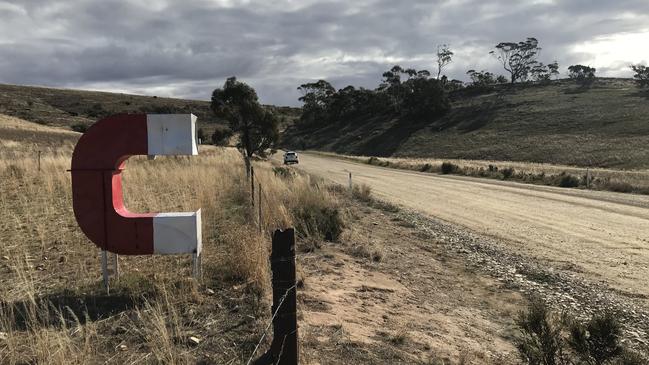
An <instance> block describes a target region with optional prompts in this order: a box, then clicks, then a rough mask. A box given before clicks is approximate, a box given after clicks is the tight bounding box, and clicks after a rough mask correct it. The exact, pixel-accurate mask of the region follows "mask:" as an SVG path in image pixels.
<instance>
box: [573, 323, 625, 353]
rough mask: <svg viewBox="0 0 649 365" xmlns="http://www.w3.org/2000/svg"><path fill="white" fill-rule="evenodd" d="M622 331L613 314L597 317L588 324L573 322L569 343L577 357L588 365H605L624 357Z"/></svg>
mask: <svg viewBox="0 0 649 365" xmlns="http://www.w3.org/2000/svg"><path fill="white" fill-rule="evenodd" d="M621 334H622V330H621V328H620V324H619V322H618V321H617V319H616V318H615V317H614V316H613V315H612V314H611V313H606V314H604V315H600V316H595V317H593V318H591V320H590V321H588V323H586V324H585V325H584V324H581V323H578V322H573V323H572V324H571V326H570V338H569V340H568V343H569V344H570V347H571V348H572V349H573V350H574V351H575V353H576V354H577V356H578V357H579V358H580V359H581V360H582V361H584V362H585V363H587V364H597V365H599V364H605V363H608V362H609V361H611V360H613V359H614V358H616V357H617V356H619V355H622V352H623V349H622V347H621V346H620V336H621Z"/></svg>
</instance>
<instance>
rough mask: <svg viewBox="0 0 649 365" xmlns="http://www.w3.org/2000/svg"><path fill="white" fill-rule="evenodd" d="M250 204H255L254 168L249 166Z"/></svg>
mask: <svg viewBox="0 0 649 365" xmlns="http://www.w3.org/2000/svg"><path fill="white" fill-rule="evenodd" d="M250 204H252V206H253V207H254V206H255V168H254V167H253V166H250Z"/></svg>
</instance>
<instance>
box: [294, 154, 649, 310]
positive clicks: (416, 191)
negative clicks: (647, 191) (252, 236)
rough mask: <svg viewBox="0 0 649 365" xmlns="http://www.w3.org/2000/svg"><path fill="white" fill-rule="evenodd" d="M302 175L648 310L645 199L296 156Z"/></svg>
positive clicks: (647, 206) (648, 203)
mask: <svg viewBox="0 0 649 365" xmlns="http://www.w3.org/2000/svg"><path fill="white" fill-rule="evenodd" d="M299 168H301V169H303V170H305V171H307V172H309V173H312V174H315V175H320V176H322V177H325V178H327V179H330V180H333V181H335V182H338V183H341V184H347V181H348V174H349V172H351V173H352V176H353V181H354V183H355V184H358V183H363V184H367V185H369V186H371V187H372V192H373V194H374V195H375V196H378V197H379V198H382V199H384V200H387V201H390V202H394V203H397V204H400V205H402V206H405V207H408V208H412V209H414V210H416V211H419V212H421V213H424V214H425V215H428V216H431V217H435V218H437V219H442V220H444V221H447V222H449V223H453V224H457V225H460V226H464V227H466V228H468V229H469V230H471V231H474V232H476V233H480V234H486V235H489V236H492V237H494V238H496V239H498V240H499V241H500V242H502V244H503V245H504V247H506V248H507V249H508V250H512V251H513V252H517V253H520V254H522V255H524V256H528V257H531V258H534V259H538V260H539V261H540V262H542V263H547V264H548V265H550V266H552V267H555V268H558V269H567V270H570V271H572V272H576V273H579V274H580V275H581V276H583V278H584V279H587V280H589V281H593V282H597V283H600V284H605V285H607V286H610V287H612V288H614V289H616V290H617V291H619V293H620V294H623V295H625V296H629V297H634V298H636V299H641V301H642V302H643V303H644V305H645V306H647V307H649V300H648V299H649V286H647V284H646V282H647V278H649V197H646V196H637V195H628V194H618V193H609V192H596V191H582V190H575V189H563V188H554V187H546V186H535V185H526V184H518V183H510V182H502V181H496V180H487V179H476V178H468V177H459V176H442V175H436V174H429V173H418V172H412V171H404V170H396V169H389V168H382V167H377V166H371V165H364V164H360V163H354V162H349V161H344V160H340V159H334V158H327V157H323V156H320V155H315V154H304V153H303V154H301V155H300V165H299Z"/></svg>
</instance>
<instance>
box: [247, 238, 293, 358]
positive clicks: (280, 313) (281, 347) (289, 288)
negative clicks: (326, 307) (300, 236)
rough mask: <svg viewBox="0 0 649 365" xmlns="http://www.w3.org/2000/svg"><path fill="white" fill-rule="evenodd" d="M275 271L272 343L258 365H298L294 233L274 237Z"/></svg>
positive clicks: (272, 261)
mask: <svg viewBox="0 0 649 365" xmlns="http://www.w3.org/2000/svg"><path fill="white" fill-rule="evenodd" d="M270 263H271V265H270V267H271V269H272V271H273V310H272V312H273V342H272V343H271V345H270V350H268V351H267V352H266V353H265V354H264V355H262V356H261V357H260V358H258V359H257V360H256V361H255V362H254V364H255V365H265V364H277V365H297V364H298V337H297V297H296V286H295V231H294V229H293V228H289V229H286V230H284V231H281V230H277V231H275V233H274V234H273V251H272V253H271V257H270Z"/></svg>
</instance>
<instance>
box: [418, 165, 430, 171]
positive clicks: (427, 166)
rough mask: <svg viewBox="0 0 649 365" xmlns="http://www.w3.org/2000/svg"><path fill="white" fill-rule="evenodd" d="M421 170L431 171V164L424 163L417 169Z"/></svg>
mask: <svg viewBox="0 0 649 365" xmlns="http://www.w3.org/2000/svg"><path fill="white" fill-rule="evenodd" d="M419 171H421V172H428V171H433V165H431V164H429V163H426V164H424V165H423V166H421V168H420V169H419Z"/></svg>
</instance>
